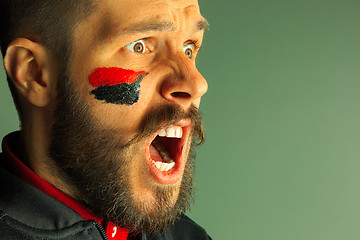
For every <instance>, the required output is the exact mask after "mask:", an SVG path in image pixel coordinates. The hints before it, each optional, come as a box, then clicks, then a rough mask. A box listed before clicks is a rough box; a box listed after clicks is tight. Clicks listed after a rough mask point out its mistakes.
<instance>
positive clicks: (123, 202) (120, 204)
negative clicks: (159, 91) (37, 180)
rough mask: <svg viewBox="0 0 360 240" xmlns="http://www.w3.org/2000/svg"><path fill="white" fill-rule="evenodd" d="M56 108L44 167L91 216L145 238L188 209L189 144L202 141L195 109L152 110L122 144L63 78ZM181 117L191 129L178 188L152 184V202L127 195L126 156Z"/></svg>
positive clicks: (191, 149) (191, 152)
mask: <svg viewBox="0 0 360 240" xmlns="http://www.w3.org/2000/svg"><path fill="white" fill-rule="evenodd" d="M56 104H57V105H56V106H57V107H56V110H55V111H54V124H53V127H52V132H51V141H50V146H49V156H50V158H51V159H52V160H53V162H52V163H50V165H51V166H50V167H52V169H55V170H54V171H55V175H56V176H57V177H58V178H59V179H60V180H61V182H63V183H64V188H65V187H66V188H67V189H69V191H70V193H71V196H72V197H74V198H75V199H77V200H78V201H80V202H81V203H82V204H84V205H85V206H86V207H87V208H88V209H89V210H91V211H92V212H93V213H94V214H95V215H96V216H97V217H100V218H104V219H106V220H107V221H111V222H113V223H115V224H116V225H118V226H119V227H121V228H126V229H128V230H129V232H133V233H139V232H146V233H149V234H151V233H157V232H162V231H165V230H166V228H167V227H168V226H170V225H172V224H173V223H174V222H175V221H176V219H178V218H179V217H180V216H181V215H182V214H183V213H184V212H186V211H187V210H188V209H189V207H190V204H191V203H192V201H193V197H192V194H193V176H194V158H195V154H194V146H195V145H196V143H195V140H197V139H199V138H200V139H201V142H202V141H203V134H202V125H201V116H200V114H199V112H198V110H197V109H196V108H195V107H193V108H192V109H191V111H189V113H185V112H183V111H182V110H181V109H180V107H177V106H174V105H164V106H157V107H156V108H154V109H155V110H153V111H150V112H148V113H147V116H146V117H145V118H144V119H145V120H144V122H143V123H142V127H141V131H139V135H138V136H137V137H136V141H133V140H131V141H125V140H124V139H122V138H121V137H119V136H122V133H121V132H119V131H118V130H114V129H106V128H104V127H103V126H101V124H99V123H97V122H96V121H94V119H93V117H92V116H91V115H90V114H89V108H90V107H89V106H88V105H87V104H86V103H85V102H84V101H82V100H81V99H80V96H79V94H77V92H76V89H75V87H74V86H73V85H72V84H71V82H70V81H69V80H68V78H67V77H66V75H63V76H60V79H59V81H58V99H57V102H56ZM185 117H190V118H191V119H192V120H193V123H194V128H193V134H192V136H193V137H192V141H191V143H190V144H189V145H190V146H188V147H189V154H188V160H187V163H186V166H185V170H184V174H183V178H182V181H181V184H180V186H170V185H169V186H160V185H154V186H153V189H152V192H153V194H154V196H156V197H155V200H154V201H152V202H141V201H140V200H139V199H138V198H135V197H134V196H133V194H131V192H132V186H131V183H130V176H129V171H130V169H129V165H130V163H131V161H132V158H131V156H133V155H134V154H136V151H139V149H137V146H138V145H137V143H138V141H139V140H141V139H143V138H145V137H147V136H149V135H150V134H151V133H153V132H154V131H156V130H158V129H159V128H160V127H161V126H163V125H164V124H169V125H170V124H172V123H174V122H177V121H179V120H181V119H182V118H185ZM146 119H148V120H146ZM139 136H140V137H139ZM134 139H135V138H134ZM178 188H180V189H178Z"/></svg>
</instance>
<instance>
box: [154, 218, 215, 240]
mask: <svg viewBox="0 0 360 240" xmlns="http://www.w3.org/2000/svg"><path fill="white" fill-rule="evenodd" d="M150 239H151V240H211V238H210V237H209V235H208V234H207V232H206V231H205V229H204V228H202V227H201V226H199V225H198V224H197V223H195V222H194V221H193V220H192V219H190V218H189V217H188V216H185V215H183V216H182V217H181V218H180V219H179V220H177V221H176V222H175V224H174V225H173V226H171V227H169V228H168V229H167V230H166V231H165V232H164V233H163V234H158V235H157V236H154V237H153V238H150Z"/></svg>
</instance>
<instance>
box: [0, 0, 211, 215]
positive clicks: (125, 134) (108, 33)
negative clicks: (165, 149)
mask: <svg viewBox="0 0 360 240" xmlns="http://www.w3.org/2000/svg"><path fill="white" fill-rule="evenodd" d="M96 3H97V4H98V9H97V10H96V11H95V13H94V14H93V15H92V16H90V17H89V18H88V19H86V20H85V21H83V22H81V23H80V24H79V25H78V26H77V27H76V29H75V31H74V33H73V37H74V41H73V52H72V53H71V57H70V61H69V62H68V75H69V79H70V81H71V83H72V85H73V86H74V88H75V89H76V94H77V95H78V97H79V98H80V99H81V100H82V102H83V103H84V104H85V105H87V106H88V112H87V114H88V116H89V118H91V119H92V122H94V123H96V124H97V126H101V128H102V129H111V130H113V132H117V133H121V136H116V137H121V139H122V142H125V143H126V142H129V141H131V139H133V138H134V137H136V135H137V134H138V132H139V130H140V129H141V123H142V122H143V120H144V118H145V116H146V114H147V113H148V112H149V111H150V110H152V109H155V108H157V107H158V106H161V105H164V104H173V105H176V106H178V107H180V108H181V109H182V110H183V111H184V112H187V111H188V110H189V108H190V106H191V105H194V106H196V107H198V106H199V104H200V99H201V97H202V95H203V94H205V92H206V91H207V82H206V80H205V79H204V78H203V76H202V75H201V74H200V73H199V72H198V70H197V68H196V66H195V59H196V54H197V51H198V48H197V47H198V46H201V43H202V39H203V34H204V28H205V27H206V24H205V23H204V19H203V17H202V16H201V14H200V12H199V6H198V3H197V1H195V0H184V1H176V0H147V1H145V0H101V1H100V0H97V1H96ZM134 16H136V17H134ZM138 40H142V41H143V42H144V46H145V49H144V51H143V52H141V53H139V52H134V51H133V50H134V49H132V48H131V47H130V46H132V45H130V44H131V43H133V42H135V41H138ZM194 42H196V46H197V47H195V44H193V43H194ZM189 48H191V50H192V52H193V54H192V55H191V54H190V55H189V54H188V53H189ZM4 65H5V69H6V71H7V74H8V75H9V76H10V78H11V80H12V81H13V82H14V85H15V86H16V88H17V90H18V92H19V96H20V97H19V98H20V103H21V104H22V106H24V116H25V117H24V123H23V126H22V127H23V129H22V133H21V134H22V135H21V145H20V146H21V147H20V151H21V155H22V156H20V157H22V159H24V161H25V162H26V163H27V164H28V166H29V167H30V168H31V169H32V170H33V171H35V173H37V174H38V175H39V176H40V177H42V178H43V179H45V180H46V181H48V182H50V183H51V184H53V185H54V186H56V187H58V188H59V189H61V190H63V191H64V192H65V193H67V194H69V195H70V196H75V195H76V191H75V190H74V188H73V187H72V186H69V185H68V184H66V181H64V180H63V179H62V178H61V177H60V176H59V175H58V174H57V171H55V170H54V169H53V167H55V168H56V165H55V166H53V165H52V167H49V162H52V159H51V158H50V157H49V154H48V148H49V142H50V135H51V129H52V125H53V123H54V119H53V114H52V113H53V112H54V110H55V108H56V101H55V100H56V99H57V94H58V92H57V82H56V80H57V79H58V78H57V76H58V75H59V72H60V71H61V70H62V69H61V68H60V67H59V66H57V64H56V58H55V57H54V56H53V54H52V53H51V52H49V50H48V49H46V48H45V47H44V46H43V45H42V44H41V43H38V42H32V41H31V40H28V39H22V38H19V39H16V40H15V41H13V42H12V43H11V44H10V45H9V48H8V50H7V54H6V56H5V58H4ZM104 67H106V68H109V67H117V68H122V69H131V70H133V71H145V72H146V73H148V75H146V76H145V77H144V78H143V79H142V81H141V92H140V97H139V100H138V101H137V103H136V104H133V105H119V104H106V103H104V102H103V101H99V100H97V99H96V98H95V97H94V95H93V94H89V93H90V92H91V91H92V90H93V87H92V86H91V85H90V84H89V80H88V77H89V75H91V73H92V72H93V71H94V69H97V68H104ZM155 135H156V133H155ZM150 140H151V139H148V140H143V141H141V142H138V143H137V144H136V145H134V146H132V147H129V150H128V151H127V154H125V155H126V156H125V157H127V158H128V159H131V161H127V163H128V165H127V166H126V170H127V173H128V179H129V192H130V195H131V197H132V199H133V200H134V201H135V204H141V205H143V206H144V207H145V208H147V209H148V210H150V211H151V208H152V206H153V203H154V202H157V201H158V198H157V197H156V192H155V191H154V189H155V188H157V187H159V186H160V187H161V188H168V187H170V188H171V194H169V195H168V196H169V198H168V199H167V201H168V205H169V206H170V207H171V205H173V204H175V202H176V200H177V198H178V195H179V191H180V185H181V179H180V180H179V181H177V182H175V183H172V184H171V186H161V185H162V184H159V183H158V182H157V181H156V180H155V179H154V178H153V176H151V174H149V171H148V168H149V166H148V165H149V163H148V156H147V153H146V148H147V146H148V145H149V141H150ZM189 146H190V137H188V139H186V144H185V150H184V152H185V156H184V157H183V162H182V167H181V169H183V168H184V166H185V164H186V159H187V158H186V155H187V154H188V152H189ZM85 151H86V150H85ZM153 210H154V211H155V210H156V209H153Z"/></svg>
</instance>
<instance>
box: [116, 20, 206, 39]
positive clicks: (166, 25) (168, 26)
mask: <svg viewBox="0 0 360 240" xmlns="http://www.w3.org/2000/svg"><path fill="white" fill-rule="evenodd" d="M208 30H209V23H208V21H207V20H206V19H205V18H202V19H201V20H199V21H198V22H197V23H196V25H195V28H194V32H199V31H204V32H206V31H208ZM150 31H156V32H164V31H175V27H174V25H173V23H172V22H161V21H158V20H150V21H145V22H140V23H136V24H134V25H132V26H130V27H127V28H125V29H121V30H119V31H118V32H117V33H116V34H115V36H121V35H126V34H132V33H144V32H150Z"/></svg>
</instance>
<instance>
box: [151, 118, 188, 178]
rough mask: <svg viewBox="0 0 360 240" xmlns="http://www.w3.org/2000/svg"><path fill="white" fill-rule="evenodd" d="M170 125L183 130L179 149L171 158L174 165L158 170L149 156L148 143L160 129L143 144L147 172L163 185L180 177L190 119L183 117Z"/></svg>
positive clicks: (183, 164) (183, 166) (182, 169)
mask: <svg viewBox="0 0 360 240" xmlns="http://www.w3.org/2000/svg"><path fill="white" fill-rule="evenodd" d="M171 125H172V126H178V127H181V128H182V130H183V135H182V138H181V139H180V140H179V144H178V145H179V148H180V151H178V153H177V154H176V156H173V160H174V162H175V166H174V167H173V168H172V169H171V170H169V171H167V172H162V171H160V170H159V169H158V168H157V167H156V166H155V164H154V163H153V161H152V159H151V157H150V145H151V143H152V142H153V141H154V139H155V138H156V137H157V136H158V134H159V132H160V130H159V131H158V132H156V133H154V134H153V135H152V136H151V137H150V139H149V141H148V142H147V144H146V145H145V146H146V147H145V156H146V158H147V163H148V166H149V173H150V176H151V177H152V178H153V179H154V180H155V182H157V183H159V184H163V185H170V184H175V183H177V182H179V181H180V180H181V178H182V175H183V172H184V168H185V163H186V159H184V157H185V154H186V147H185V146H186V145H187V142H188V141H189V135H190V132H191V127H192V122H191V120H190V119H183V120H181V121H179V122H177V123H175V124H171Z"/></svg>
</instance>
